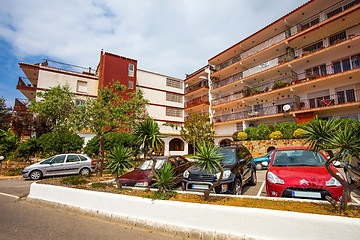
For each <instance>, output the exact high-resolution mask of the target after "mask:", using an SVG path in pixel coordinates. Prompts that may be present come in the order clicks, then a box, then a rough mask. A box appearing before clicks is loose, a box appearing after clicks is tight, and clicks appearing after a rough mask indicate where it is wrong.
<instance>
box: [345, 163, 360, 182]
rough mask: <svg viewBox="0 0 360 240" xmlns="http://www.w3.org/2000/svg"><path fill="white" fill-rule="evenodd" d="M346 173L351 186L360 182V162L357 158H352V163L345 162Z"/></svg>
mask: <svg viewBox="0 0 360 240" xmlns="http://www.w3.org/2000/svg"><path fill="white" fill-rule="evenodd" d="M344 173H345V176H346V181H347V182H348V183H349V184H351V183H353V182H356V181H359V180H360V160H359V159H358V158H357V157H356V156H352V158H351V163H350V162H349V160H348V159H347V160H346V161H345V165H344Z"/></svg>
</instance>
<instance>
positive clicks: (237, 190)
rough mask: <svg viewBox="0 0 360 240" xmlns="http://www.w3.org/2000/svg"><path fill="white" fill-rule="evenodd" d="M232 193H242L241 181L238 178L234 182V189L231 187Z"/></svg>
mask: <svg viewBox="0 0 360 240" xmlns="http://www.w3.org/2000/svg"><path fill="white" fill-rule="evenodd" d="M233 194H234V195H242V183H241V181H240V179H238V178H236V179H235V182H234V189H233Z"/></svg>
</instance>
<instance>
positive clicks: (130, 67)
mask: <svg viewBox="0 0 360 240" xmlns="http://www.w3.org/2000/svg"><path fill="white" fill-rule="evenodd" d="M134 69H135V66H134V64H132V63H129V77H134Z"/></svg>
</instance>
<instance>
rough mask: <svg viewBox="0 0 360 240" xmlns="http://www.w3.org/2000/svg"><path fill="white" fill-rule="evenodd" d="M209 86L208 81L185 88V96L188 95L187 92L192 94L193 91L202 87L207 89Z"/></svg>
mask: <svg viewBox="0 0 360 240" xmlns="http://www.w3.org/2000/svg"><path fill="white" fill-rule="evenodd" d="M208 86H209V81H208V80H202V81H200V82H198V83H196V84H193V85H191V86H188V87H186V88H185V94H186V93H189V92H192V91H195V90H197V89H199V88H202V87H208Z"/></svg>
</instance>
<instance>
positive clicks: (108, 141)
mask: <svg viewBox="0 0 360 240" xmlns="http://www.w3.org/2000/svg"><path fill="white" fill-rule="evenodd" d="M104 138H105V152H109V151H111V150H112V149H114V147H115V146H118V145H123V146H125V147H128V148H132V149H137V148H138V145H137V144H136V138H135V136H134V135H133V134H131V133H127V132H109V133H106V134H105V135H104ZM99 145H100V141H99V138H98V137H97V136H95V137H93V138H92V139H90V141H88V142H87V144H86V147H85V149H84V151H85V153H86V154H87V155H88V156H89V157H95V156H97V155H98V154H99Z"/></svg>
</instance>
